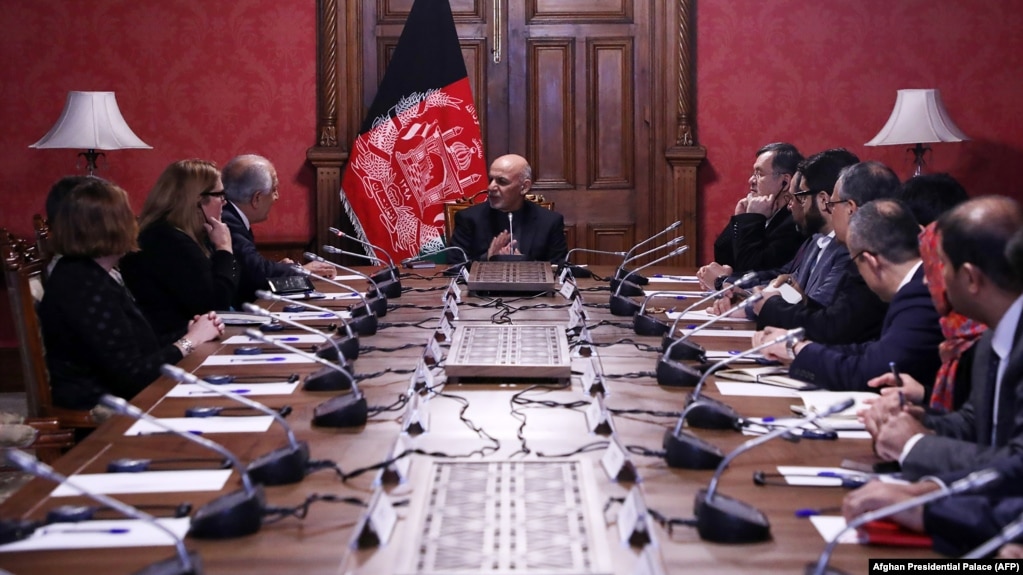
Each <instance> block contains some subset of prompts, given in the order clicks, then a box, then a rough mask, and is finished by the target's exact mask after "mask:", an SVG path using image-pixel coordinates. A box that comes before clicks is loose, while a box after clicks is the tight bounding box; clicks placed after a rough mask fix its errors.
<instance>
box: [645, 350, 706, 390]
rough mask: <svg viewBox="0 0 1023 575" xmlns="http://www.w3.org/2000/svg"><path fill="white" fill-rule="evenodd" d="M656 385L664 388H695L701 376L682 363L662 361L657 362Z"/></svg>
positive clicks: (662, 359)
mask: <svg viewBox="0 0 1023 575" xmlns="http://www.w3.org/2000/svg"><path fill="white" fill-rule="evenodd" d="M656 373H657V385H662V386H664V387H695V386H696V384H697V383H699V382H700V378H701V377H703V375H702V374H701V373H700V372H699V371H697V370H696V369H694V368H693V367H690V366H688V365H686V364H684V363H679V362H677V361H672V360H670V359H664V358H663V357H662V358H661V359H660V360H659V361H658V362H657V371H656Z"/></svg>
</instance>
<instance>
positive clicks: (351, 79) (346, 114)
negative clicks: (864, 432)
mask: <svg viewBox="0 0 1023 575" xmlns="http://www.w3.org/2000/svg"><path fill="white" fill-rule="evenodd" d="M320 2H321V4H320V10H321V13H320V17H319V25H320V29H319V30H318V34H319V37H320V39H321V40H320V42H319V44H320V54H319V61H320V74H319V77H318V84H319V95H320V101H319V102H318V106H319V110H318V134H317V141H318V144H317V146H315V147H313V148H311V149H310V150H309V152H308V156H309V159H310V161H311V162H312V163H313V164H314V165H315V166H316V167H317V222H318V227H319V226H320V225H322V226H324V229H325V226H326V225H333V224H329V222H330V221H331V218H336V217H337V213H338V210H337V208H336V207H335V206H333V205H332V204H333V203H334V198H335V197H336V190H337V184H338V183H339V182H340V172H341V170H342V169H343V164H344V161H345V160H346V159H347V150H346V146H347V142H350V141H351V138H352V137H354V135H355V133H356V131H357V127H358V125H359V124H360V123H361V121H362V118H363V116H364V115H365V112H366V110H367V109H368V107H369V106H370V104H371V102H372V99H373V96H374V95H375V92H376V87H377V85H378V84H379V82H380V79H381V78H382V77H383V74H384V71H385V70H386V65H387V62H388V60H389V56H390V54H391V53H392V52H393V49H394V47H395V46H396V44H397V42H398V38H399V36H400V35H401V29H402V26H403V25H404V22H405V19H406V17H407V15H408V12H409V10H410V9H411V7H412V3H413V0H320ZM691 2H692V0H450V3H451V8H452V12H453V14H454V18H455V24H456V27H457V29H458V34H459V41H460V43H461V47H462V53H463V56H464V58H465V63H466V69H467V71H468V74H469V80H470V83H471V84H472V87H473V95H474V98H475V100H476V104H477V110H479V111H480V122H481V127H482V129H483V137H484V142H485V145H486V150H485V151H486V155H487V157H488V159H493V158H495V157H497V156H499V155H501V154H504V153H509V152H514V153H519V154H522V155H523V156H525V157H526V158H527V159H528V160H529V161H530V163H531V164H532V166H533V179H534V186H533V187H534V190H536V191H537V192H539V193H541V194H542V195H544V196H545V198H546V199H548V200H552V201H554V202H555V203H556V208H557V210H558V211H559V212H561V213H562V214H564V216H565V223H566V228H567V229H566V233H567V235H568V245H569V247H570V248H572V247H579V248H588V249H596V250H608V251H619V250H625V249H628V248H629V247H630V246H631V245H633V244H634V243H635V241H636V240H637V238H639V239H641V238H644V237H647V236H649V235H650V234H652V233H655V232H656V231H658V230H660V229H662V228H663V227H664V226H666V225H667V224H669V223H671V222H673V221H675V220H679V219H680V220H682V221H683V231H684V233H685V234H686V235H687V236H688V237H689V238H691V239H693V240H695V237H696V230H695V223H696V216H695V212H696V168H697V166H698V165H699V163H700V162H701V161H702V159H703V157H704V156H705V154H706V151H705V150H704V149H703V148H702V147H700V146H698V145H697V144H696V143H695V138H694V131H693V129H692V124H693V121H692V115H691V111H690V110H691V107H692V91H693V90H692V86H691V76H692V73H691V53H690V49H689V46H690V45H691V44H692V38H691V36H692V34H691V24H690V21H691ZM319 222H323V223H322V224H320V223H319ZM691 245H692V247H693V248H695V247H696V246H695V244H694V243H692V242H691ZM694 253H695V249H693V250H691V251H690V253H689V254H687V255H686V256H683V257H682V258H677V259H675V260H673V261H672V262H668V263H675V264H679V263H681V264H683V265H686V264H688V265H692V263H693V260H692V254H694ZM572 261H573V262H576V263H612V262H616V261H620V259H619V258H614V257H605V256H593V255H590V254H576V255H573V256H572Z"/></svg>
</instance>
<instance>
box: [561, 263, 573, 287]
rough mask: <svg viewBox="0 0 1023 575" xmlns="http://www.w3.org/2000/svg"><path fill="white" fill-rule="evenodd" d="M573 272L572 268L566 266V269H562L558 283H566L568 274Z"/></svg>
mask: <svg viewBox="0 0 1023 575" xmlns="http://www.w3.org/2000/svg"><path fill="white" fill-rule="evenodd" d="M571 271H572V270H571V268H570V266H568V265H566V266H565V267H563V268H561V273H559V274H558V281H559V282H561V283H564V282H565V278H567V277H568V274H569V273H570V272H571ZM573 279H575V278H573Z"/></svg>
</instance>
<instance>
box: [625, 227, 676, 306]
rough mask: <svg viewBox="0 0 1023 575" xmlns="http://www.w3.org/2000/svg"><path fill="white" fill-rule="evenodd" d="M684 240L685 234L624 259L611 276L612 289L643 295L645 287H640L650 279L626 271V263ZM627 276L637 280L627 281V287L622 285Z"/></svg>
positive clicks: (628, 293)
mask: <svg viewBox="0 0 1023 575" xmlns="http://www.w3.org/2000/svg"><path fill="white" fill-rule="evenodd" d="M684 241H686V238H685V236H679V237H677V238H672V239H670V240H668V241H666V242H664V243H663V244H661V245H659V246H657V247H655V248H652V249H649V250H647V251H645V252H643V253H641V254H637V255H634V256H630V257H626V258H625V260H624V261H622V263H621V265H619V266H618V268H617V269H616V270H615V274H614V276H612V277H611V284H610V285H611V290H612V291H615V292H617V291H619V290H621V291H622V293H623V294H625V295H629V296H634V295H643V288H642V287H640V286H644V285H646V284H648V283H650V280H648V279H647V278H645V277H643V276H642V275H640V274H636V273H633V272H627V271H625V265H626V264H628V263H629V262H632V261H635V260H638V259H641V258H644V257H646V256H648V255H650V254H652V253H654V252H656V251H660V250H663V249H664V248H670V247H673V246H677V245H678V244H680V243H682V242H684ZM626 276H633V277H634V279H635V281H633V282H627V283H628V285H626V286H625V287H622V283H623V282H624V281H625V277H626Z"/></svg>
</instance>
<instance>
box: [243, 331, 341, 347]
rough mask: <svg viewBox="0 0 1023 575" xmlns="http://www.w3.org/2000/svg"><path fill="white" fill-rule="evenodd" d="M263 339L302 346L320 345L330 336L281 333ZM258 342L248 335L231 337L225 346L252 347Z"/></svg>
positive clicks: (268, 335)
mask: <svg viewBox="0 0 1023 575" xmlns="http://www.w3.org/2000/svg"><path fill="white" fill-rule="evenodd" d="M263 337H265V338H266V339H268V340H270V341H280V342H284V343H286V344H288V345H301V344H306V343H315V344H320V343H323V342H324V341H326V338H327V337H329V334H326V333H324V334H323V335H315V334H312V333H299V334H293V335H282V334H279V333H266V334H263ZM256 341H257V340H255V339H252V338H251V337H249V336H247V335H232V336H231V337H229V338H227V339H225V340H224V344H225V345H251V344H252V343H253V342H256Z"/></svg>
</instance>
